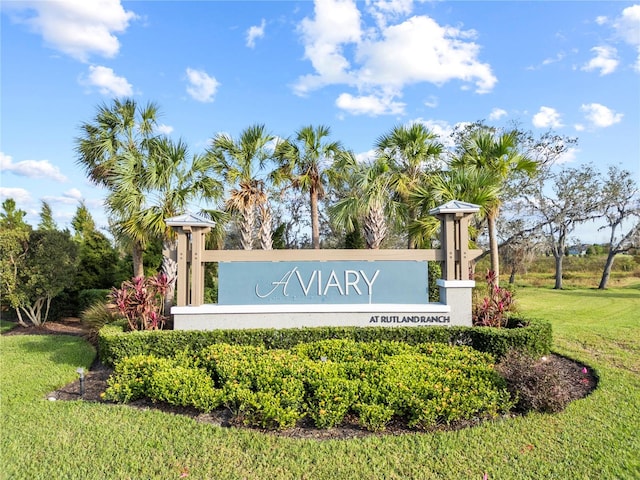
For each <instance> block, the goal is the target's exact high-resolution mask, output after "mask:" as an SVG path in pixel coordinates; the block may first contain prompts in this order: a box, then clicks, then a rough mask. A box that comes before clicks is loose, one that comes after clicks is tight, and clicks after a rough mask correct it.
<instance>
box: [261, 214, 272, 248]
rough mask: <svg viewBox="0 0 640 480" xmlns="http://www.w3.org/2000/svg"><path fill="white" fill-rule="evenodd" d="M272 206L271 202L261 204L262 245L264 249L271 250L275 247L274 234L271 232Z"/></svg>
mask: <svg viewBox="0 0 640 480" xmlns="http://www.w3.org/2000/svg"><path fill="white" fill-rule="evenodd" d="M271 221H272V217H271V208H269V204H267V203H263V204H261V205H260V246H261V247H262V250H271V249H272V248H273V236H272V234H271Z"/></svg>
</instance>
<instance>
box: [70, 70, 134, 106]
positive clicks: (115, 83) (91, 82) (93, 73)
mask: <svg viewBox="0 0 640 480" xmlns="http://www.w3.org/2000/svg"><path fill="white" fill-rule="evenodd" d="M80 83H81V84H82V85H85V86H88V87H97V88H98V91H99V92H100V93H101V94H102V95H107V96H110V97H114V98H115V97H129V96H131V95H133V87H132V86H131V84H130V83H129V82H128V81H127V79H126V78H124V77H119V76H117V75H116V74H115V72H114V71H113V69H111V68H108V67H103V66H100V65H91V66H90V67H89V75H88V76H87V77H86V78H81V80H80Z"/></svg>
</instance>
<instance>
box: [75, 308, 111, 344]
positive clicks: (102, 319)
mask: <svg viewBox="0 0 640 480" xmlns="http://www.w3.org/2000/svg"><path fill="white" fill-rule="evenodd" d="M120 318H121V317H120V316H119V315H117V314H116V313H115V312H114V311H113V309H112V308H109V306H108V305H107V301H106V299H103V300H97V301H95V302H94V303H93V304H92V305H90V306H89V307H87V308H85V309H84V310H83V311H82V312H81V313H80V320H81V322H82V323H83V324H84V325H86V326H87V327H89V340H91V341H92V342H94V341H95V340H96V339H97V338H98V332H99V331H100V329H101V328H102V327H104V326H105V325H108V324H110V323H113V322H116V321H118V320H119V319H120Z"/></svg>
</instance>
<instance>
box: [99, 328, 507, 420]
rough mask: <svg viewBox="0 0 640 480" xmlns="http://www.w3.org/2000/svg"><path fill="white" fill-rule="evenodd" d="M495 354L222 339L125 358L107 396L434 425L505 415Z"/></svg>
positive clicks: (236, 412)
mask: <svg viewBox="0 0 640 480" xmlns="http://www.w3.org/2000/svg"><path fill="white" fill-rule="evenodd" d="M493 362H494V358H493V357H492V356H491V355H489V354H487V353H482V352H478V351H477V350H474V349H472V348H469V347H451V346H448V345H443V344H434V343H426V344H418V345H407V344H406V343H399V342H384V341H379V342H356V341H353V340H344V339H333V340H322V341H319V342H313V343H303V344H299V345H297V346H296V347H294V348H292V349H288V350H282V349H266V348H264V347H256V346H248V345H228V344H215V345H210V346H209V347H207V348H204V349H202V350H200V351H199V352H197V353H195V352H192V353H191V354H190V355H189V354H181V355H178V356H177V357H175V358H172V359H169V358H158V357H154V356H151V355H137V356H133V357H128V358H126V359H123V360H122V361H119V362H118V363H117V364H116V366H115V372H114V375H113V376H112V377H111V378H110V379H109V380H108V385H109V388H107V390H106V392H105V394H104V398H105V399H106V400H110V401H116V402H122V403H126V402H130V401H133V400H136V399H139V398H148V399H151V400H152V401H161V402H166V403H169V404H171V405H178V406H185V407H194V408H196V409H198V410H200V411H203V412H210V411H212V410H214V409H216V408H219V407H222V406H224V407H226V408H228V409H229V410H230V411H231V413H232V414H233V416H234V417H235V422H239V423H240V422H241V423H244V424H247V425H252V426H256V427H260V428H267V429H278V430H280V429H286V428H291V427H293V426H295V425H296V423H297V422H298V421H299V420H301V419H304V418H306V419H308V420H310V421H312V422H313V424H314V425H315V426H316V427H317V428H330V427H334V426H336V425H339V424H341V423H342V422H343V420H344V419H345V417H346V416H347V415H348V414H349V413H350V412H351V413H353V414H355V415H356V417H357V418H358V423H359V424H360V425H361V426H362V427H364V428H366V429H368V430H372V431H378V430H383V429H385V428H386V426H387V425H388V424H389V422H390V421H392V419H393V418H397V419H402V421H404V422H405V423H406V425H407V426H408V427H410V428H416V429H418V430H426V429H430V428H433V427H435V426H437V425H440V424H451V423H454V422H458V421H461V420H469V419H477V418H495V417H496V416H497V415H499V414H500V413H503V412H507V411H509V410H510V409H511V408H512V406H513V404H514V401H513V400H512V398H511V395H510V393H509V391H508V390H507V388H506V387H507V385H506V382H505V381H504V379H503V378H502V377H500V375H499V374H498V373H497V372H496V371H495V369H494V363H493Z"/></svg>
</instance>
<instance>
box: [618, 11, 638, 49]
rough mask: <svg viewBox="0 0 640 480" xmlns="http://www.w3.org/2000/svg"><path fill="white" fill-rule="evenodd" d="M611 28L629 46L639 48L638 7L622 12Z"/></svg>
mask: <svg viewBox="0 0 640 480" xmlns="http://www.w3.org/2000/svg"><path fill="white" fill-rule="evenodd" d="M613 26H614V28H615V29H616V32H617V33H618V35H620V37H622V39H623V40H624V41H625V42H627V43H628V44H629V45H632V46H635V47H638V46H640V5H633V6H631V7H627V8H625V9H624V10H622V15H621V16H620V17H619V18H617V19H616V21H615V22H614V24H613Z"/></svg>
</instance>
